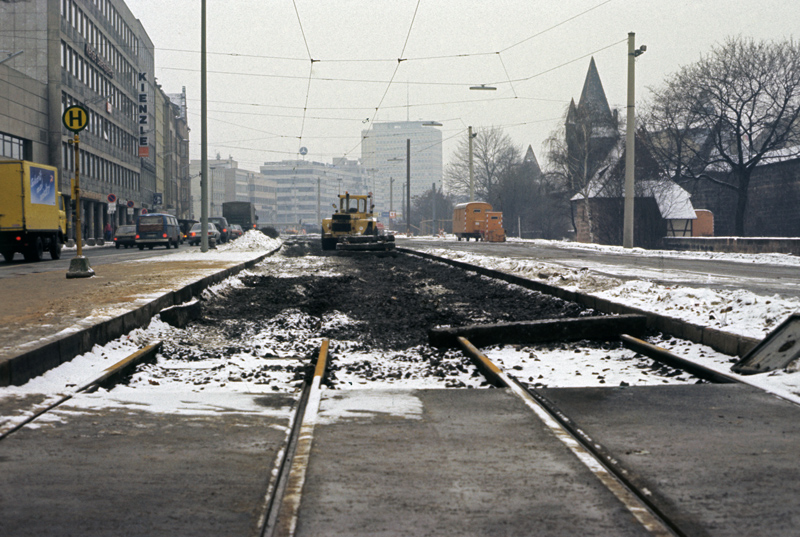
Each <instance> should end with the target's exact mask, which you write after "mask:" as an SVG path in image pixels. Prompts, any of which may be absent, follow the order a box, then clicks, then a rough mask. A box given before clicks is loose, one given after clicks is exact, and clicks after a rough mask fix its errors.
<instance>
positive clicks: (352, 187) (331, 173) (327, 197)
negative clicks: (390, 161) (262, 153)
mask: <svg viewBox="0 0 800 537" xmlns="http://www.w3.org/2000/svg"><path fill="white" fill-rule="evenodd" d="M261 173H262V174H264V175H266V176H268V177H270V178H272V179H274V180H275V182H276V186H277V215H276V220H275V221H274V222H273V223H274V224H276V225H278V227H296V226H301V225H313V226H315V227H316V226H320V225H322V219H323V218H329V217H330V215H331V213H332V212H333V207H331V205H334V204H336V203H337V202H338V194H344V193H345V192H350V193H351V194H367V193H368V192H369V191H370V186H369V177H368V175H367V171H366V170H365V169H364V167H363V166H361V165H359V163H358V161H355V160H348V159H344V158H341V159H334V160H333V163H332V164H323V163H321V162H311V161H305V160H282V161H280V162H265V163H264V165H263V166H261Z"/></svg>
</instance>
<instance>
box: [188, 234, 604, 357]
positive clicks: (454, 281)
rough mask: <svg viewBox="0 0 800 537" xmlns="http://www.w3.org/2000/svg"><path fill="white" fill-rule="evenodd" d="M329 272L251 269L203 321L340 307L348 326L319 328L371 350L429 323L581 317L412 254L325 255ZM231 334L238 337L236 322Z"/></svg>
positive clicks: (550, 300)
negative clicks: (281, 271) (305, 272)
mask: <svg viewBox="0 0 800 537" xmlns="http://www.w3.org/2000/svg"><path fill="white" fill-rule="evenodd" d="M317 243H318V241H316V242H315V241H307V242H306V243H304V244H302V245H299V246H298V245H291V244H290V245H287V246H286V247H285V249H286V253H284V255H285V256H288V257H291V256H293V255H298V252H297V250H301V251H303V249H305V253H307V254H310V255H315V254H316V255H322V251H321V250H320V251H317V248H318V246H317ZM325 264H326V268H327V270H328V271H333V272H334V273H335V274H333V275H327V276H324V277H320V276H315V275H314V274H303V275H297V276H291V275H287V274H278V273H276V274H270V273H261V274H259V273H251V274H249V275H246V276H243V277H242V281H243V283H244V286H243V287H242V288H239V289H233V290H231V291H230V292H228V293H227V294H226V296H225V297H220V298H218V299H216V300H213V301H208V302H207V303H206V304H205V308H204V316H203V320H202V321H201V322H203V323H207V324H210V325H215V324H218V323H219V322H220V321H234V320H243V321H244V320H247V321H253V320H258V319H270V318H272V317H275V316H276V315H278V314H279V313H281V312H282V311H284V310H286V309H287V308H292V309H295V310H298V311H301V312H303V313H305V314H307V315H309V316H311V317H313V318H317V319H319V320H320V321H319V322H320V324H321V319H322V318H323V317H324V316H325V315H326V314H332V313H333V312H341V313H343V314H344V315H346V316H347V317H348V318H350V319H352V320H353V321H355V322H354V323H349V324H345V325H342V326H331V327H329V328H327V329H326V330H321V331H319V332H317V334H316V335H317V336H319V337H328V338H330V339H335V340H352V339H359V340H361V341H363V342H364V344H365V345H366V346H368V347H370V348H374V349H383V350H399V349H405V348H408V347H414V346H417V345H422V344H424V343H426V342H427V332H428V330H429V329H430V328H433V327H435V326H461V325H466V324H474V323H493V322H508V321H527V320H535V319H545V318H566V317H577V316H580V315H587V314H590V313H591V312H588V311H586V310H585V309H584V308H583V307H582V306H579V305H578V304H575V303H570V302H565V301H563V300H561V299H558V298H554V297H551V296H548V295H543V294H541V293H538V292H534V291H529V290H526V289H523V288H520V287H516V286H512V285H508V284H505V283H502V282H497V281H492V280H490V279H488V278H485V277H483V276H477V275H474V274H470V273H467V272H464V271H461V270H458V269H454V268H452V267H448V266H446V265H443V264H439V263H430V262H426V261H423V260H420V259H418V258H415V257H413V256H406V255H397V256H376V255H372V254H360V255H348V256H341V255H327V256H325ZM227 326H228V330H229V331H230V332H231V333H230V334H229V335H230V336H233V337H236V336H238V335H239V334H238V332H239V327H238V325H237V324H236V323H232V324H228V325H227Z"/></svg>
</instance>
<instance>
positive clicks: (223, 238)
mask: <svg viewBox="0 0 800 537" xmlns="http://www.w3.org/2000/svg"><path fill="white" fill-rule="evenodd" d="M208 222H209V223H210V224H214V225H215V226H217V229H218V230H219V240H218V241H217V242H220V243H221V242H228V241H229V240H230V236H231V235H230V232H231V228H230V226H229V225H228V220H227V219H226V218H225V217H224V216H209V217H208Z"/></svg>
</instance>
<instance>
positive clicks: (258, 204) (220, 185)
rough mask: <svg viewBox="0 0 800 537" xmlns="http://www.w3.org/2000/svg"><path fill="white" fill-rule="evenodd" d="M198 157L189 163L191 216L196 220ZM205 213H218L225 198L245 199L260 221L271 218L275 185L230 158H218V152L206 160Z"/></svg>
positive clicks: (197, 209)
mask: <svg viewBox="0 0 800 537" xmlns="http://www.w3.org/2000/svg"><path fill="white" fill-rule="evenodd" d="M200 163H201V161H200V160H192V161H191V166H190V174H191V176H192V180H191V189H192V191H191V192H192V193H191V198H192V218H194V219H197V220H199V219H200V216H201V214H202V212H201V191H200V188H201V186H200ZM208 177H209V188H208V199H209V205H208V215H209V216H222V204H223V203H224V202H226V201H248V202H250V203H252V204H253V206H254V207H255V210H256V216H258V221H259V223H260V224H262V223H263V224H266V223H270V222H274V221H275V217H276V215H275V198H276V184H275V180H274V179H273V178H272V177H269V176H266V175H263V174H261V173H259V172H253V171H248V170H244V169H242V168H239V163H238V162H237V161H235V160H233V157H229V158H227V159H221V158H220V157H219V155H217V158H216V159H214V160H209V161H208Z"/></svg>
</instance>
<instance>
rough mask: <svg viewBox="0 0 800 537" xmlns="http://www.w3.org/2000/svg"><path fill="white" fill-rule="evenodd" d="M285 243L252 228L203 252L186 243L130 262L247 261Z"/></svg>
mask: <svg viewBox="0 0 800 537" xmlns="http://www.w3.org/2000/svg"><path fill="white" fill-rule="evenodd" d="M281 244H283V243H282V242H281V241H280V239H270V238H269V237H267V236H266V235H264V234H263V233H261V232H260V231H255V230H251V231H248V232H247V233H246V234H245V235H243V236H241V237H239V238H238V239H236V240H234V241H230V242H227V243H225V244H219V245H217V246H216V248H209V249H208V251H207V252H202V251H201V250H200V247H198V246H188V245H184V246H183V247H182V248H180V250H179V251H177V252H175V253H174V254H169V255H162V256H155V257H146V258H144V259H136V260H133V261H129V263H164V262H172V261H209V262H214V261H223V262H227V261H232V262H245V261H250V260H251V259H255V258H257V257H258V256H260V255H263V254H265V253H267V252H271V251H273V250H275V249H277V248H279V247H280V246H281Z"/></svg>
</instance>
